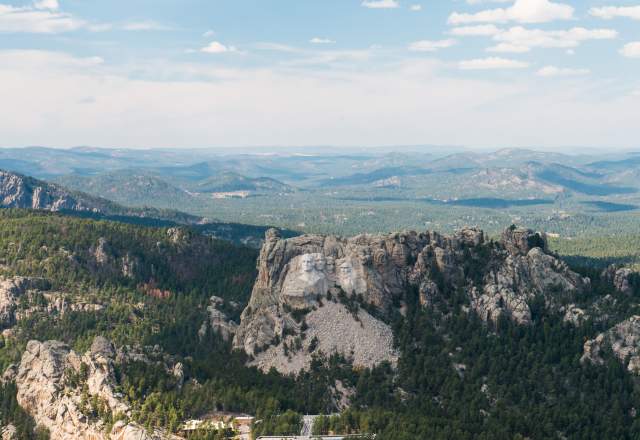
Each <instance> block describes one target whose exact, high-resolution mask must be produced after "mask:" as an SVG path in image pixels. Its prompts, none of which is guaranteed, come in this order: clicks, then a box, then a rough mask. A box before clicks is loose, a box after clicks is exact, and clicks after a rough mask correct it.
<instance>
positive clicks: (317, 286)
mask: <svg viewBox="0 0 640 440" xmlns="http://www.w3.org/2000/svg"><path fill="white" fill-rule="evenodd" d="M326 263H327V262H326V258H325V256H324V255H322V254H319V253H317V254H304V255H300V256H298V257H296V258H294V259H293V260H291V262H290V263H289V273H288V274H287V277H286V278H285V281H284V284H283V286H282V294H283V295H284V296H285V297H289V298H307V299H309V298H313V297H315V296H317V295H324V294H325V293H326V292H327V290H328V288H329V286H328V280H327V275H326V273H325V268H326Z"/></svg>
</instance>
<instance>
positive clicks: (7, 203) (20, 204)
mask: <svg viewBox="0 0 640 440" xmlns="http://www.w3.org/2000/svg"><path fill="white" fill-rule="evenodd" d="M0 199H1V200H2V202H1V204H2V206H3V207H6V208H31V209H44V210H48V211H61V210H73V211H96V212H97V211H98V209H97V208H95V207H91V206H89V204H88V203H86V202H85V201H83V200H78V199H77V198H75V197H74V196H73V195H72V194H71V192H70V191H66V190H64V189H62V188H61V187H59V186H57V185H53V184H49V183H46V182H42V181H39V180H36V179H32V178H30V177H26V176H23V175H20V174H16V173H10V172H7V171H2V170H0Z"/></svg>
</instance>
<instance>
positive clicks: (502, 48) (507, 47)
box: [487, 43, 531, 53]
mask: <svg viewBox="0 0 640 440" xmlns="http://www.w3.org/2000/svg"><path fill="white" fill-rule="evenodd" d="M530 50H531V48H530V47H528V46H519V45H516V44H511V43H498V44H496V45H495V46H491V47H488V48H487V52H498V53H525V52H529V51H530Z"/></svg>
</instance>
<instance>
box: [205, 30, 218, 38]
mask: <svg viewBox="0 0 640 440" xmlns="http://www.w3.org/2000/svg"><path fill="white" fill-rule="evenodd" d="M215 34H216V33H215V31H212V30H208V31H206V32H204V33H203V34H202V36H203V37H204V38H209V37H213V36H214V35H215Z"/></svg>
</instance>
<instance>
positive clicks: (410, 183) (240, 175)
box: [0, 147, 640, 233]
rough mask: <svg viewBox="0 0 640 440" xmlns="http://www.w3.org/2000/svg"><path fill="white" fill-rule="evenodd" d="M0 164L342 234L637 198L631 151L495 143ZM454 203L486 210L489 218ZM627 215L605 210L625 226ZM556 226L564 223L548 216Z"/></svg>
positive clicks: (203, 213) (90, 152) (150, 198)
mask: <svg viewBox="0 0 640 440" xmlns="http://www.w3.org/2000/svg"><path fill="white" fill-rule="evenodd" d="M275 151H277V149H276V150H275ZM0 167H4V168H5V169H7V170H10V171H13V172H18V173H23V174H27V175H32V176H34V177H36V178H40V179H44V180H47V181H50V182H56V183H57V184H60V185H62V186H63V187H66V188H69V189H70V190H73V191H82V192H84V193H86V195H88V194H90V195H91V196H93V197H98V198H102V200H101V201H100V202H99V203H97V202H95V203H94V205H95V204H97V205H99V206H102V207H103V208H102V211H105V210H107V209H106V208H104V206H106V205H105V203H106V200H104V199H108V200H110V201H112V202H115V203H117V204H118V205H119V207H118V208H113V207H112V208H109V209H110V210H112V211H116V212H118V213H120V212H122V211H124V212H125V214H126V215H129V213H130V212H131V210H132V209H134V208H136V209H138V207H148V208H140V209H143V215H146V214H144V212H145V210H146V211H148V210H150V209H159V210H168V211H170V212H168V213H162V215H161V216H163V217H168V218H170V219H171V218H173V216H174V215H177V214H174V213H173V212H175V211H179V212H181V213H189V214H188V215H191V216H193V217H195V219H190V218H189V217H187V218H186V220H185V221H187V222H196V223H197V222H199V221H200V220H199V219H200V218H202V217H206V218H211V219H217V220H222V221H227V222H242V223H250V224H254V225H265V224H274V223H275V224H276V225H278V226H282V227H285V228H289V229H303V230H312V231H317V232H339V231H340V230H342V229H344V227H345V221H347V222H350V223H352V224H353V229H351V230H350V231H349V232H353V233H356V232H358V231H360V230H363V229H364V230H367V231H371V232H375V231H381V230H389V229H391V228H393V229H396V228H402V227H419V226H421V225H422V224H424V222H426V221H430V222H436V223H439V224H440V225H441V226H440V227H442V228H445V229H446V228H447V226H446V225H447V224H448V225H451V227H452V228H453V227H454V225H458V226H461V225H464V224H467V223H469V222H473V224H479V225H482V226H483V227H485V228H487V229H488V230H493V228H494V227H495V230H498V229H499V228H498V226H500V227H505V226H507V225H508V224H509V222H512V221H513V219H528V224H534V225H542V224H543V223H544V222H546V221H547V220H545V219H553V218H559V217H561V218H565V219H567V218H571V219H576V218H578V216H583V217H581V219H580V222H584V223H585V224H586V225H587V226H588V227H590V226H589V225H592V224H594V221H592V220H590V219H589V218H590V217H591V216H593V215H595V214H596V213H598V212H601V213H616V215H618V216H621V215H626V213H635V212H637V211H638V207H640V154H638V153H615V152H614V153H609V154H600V155H597V154H580V155H570V154H564V153H555V152H542V151H535V150H527V149H502V150H498V151H494V152H477V151H462V152H461V151H457V152H454V153H452V154H449V155H447V154H444V150H442V149H437V150H433V151H431V150H425V151H420V150H419V149H417V148H416V149H415V151H410V150H406V149H405V150H403V151H400V152H384V151H382V150H373V151H370V152H364V151H359V152H357V153H345V154H341V153H338V152H337V151H336V150H328V151H327V152H326V153H324V154H323V153H321V152H319V150H314V151H312V152H311V153H309V154H305V153H301V152H295V151H286V152H274V153H252V154H249V153H234V151H233V150H225V151H224V152H221V151H218V150H128V149H113V150H110V149H95V148H75V149H70V150H59V149H51V148H42V147H33V148H28V149H17V148H15V149H2V150H0ZM86 195H85V199H82V200H86ZM412 201H415V202H417V203H414V204H413V205H411V202H412ZM425 201H427V202H429V203H428V204H429V205H430V206H431V208H425V203H424V202H425ZM396 204H402V207H398V206H395V205H396ZM85 205H86V203H85ZM79 206H84V205H82V204H81V205H79ZM408 206H409V207H410V208H411V210H408V209H407V207H408ZM436 206H440V208H437V209H435V208H434V207H436ZM456 206H457V207H459V208H460V209H457V210H456V209H453V207H456ZM124 207H127V208H124ZM534 207H535V208H534ZM444 208H447V209H446V210H445V209H444ZM463 208H480V209H489V210H493V211H496V212H499V218H497V217H496V215H494V214H491V213H488V212H475V213H473V214H471V212H470V211H469V209H466V210H465V209H463ZM427 209H428V211H427ZM138 215H140V213H139V212H137V211H136V213H135V214H134V216H138ZM153 215H154V216H156V214H153ZM180 215H182V214H180ZM180 215H179V217H180ZM533 216H535V218H534V217H533ZM426 217H430V218H426ZM412 219H414V220H412ZM610 219H611V217H609V218H607V219H605V220H606V221H607V222H609V221H610ZM633 220H634V219H631V218H629V219H625V220H624V221H622V222H620V221H618V220H615V221H616V224H623V223H624V224H625V225H631V224H632V221H633ZM180 221H183V220H180ZM490 222H492V223H490ZM595 223H596V224H602V225H603V226H602V227H603V228H606V227H607V226H606V225H604V224H603V223H602V222H600V221H596V222H595ZM491 225H494V226H491ZM559 226H560V229H565V227H564V225H557V224H555V223H554V224H553V225H551V226H550V227H552V228H553V229H558V227H559ZM625 228H626V226H625ZM570 229H571V230H583V226H577V225H576V226H575V227H574V226H571V228H570Z"/></svg>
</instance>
